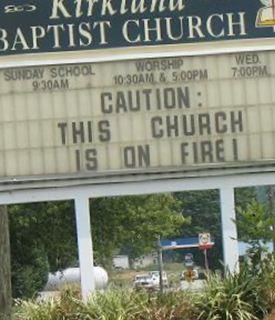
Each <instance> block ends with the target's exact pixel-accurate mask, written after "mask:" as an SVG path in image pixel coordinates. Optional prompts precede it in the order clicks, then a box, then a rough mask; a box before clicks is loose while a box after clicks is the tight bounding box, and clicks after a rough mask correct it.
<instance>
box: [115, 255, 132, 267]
mask: <svg viewBox="0 0 275 320" xmlns="http://www.w3.org/2000/svg"><path fill="white" fill-rule="evenodd" d="M113 267H114V268H117V269H129V267H130V263H129V257H128V256H126V255H116V256H114V257H113Z"/></svg>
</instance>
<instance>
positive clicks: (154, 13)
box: [0, 0, 275, 55]
mask: <svg viewBox="0 0 275 320" xmlns="http://www.w3.org/2000/svg"><path fill="white" fill-rule="evenodd" d="M274 25H275V3H274V0H211V1H208V0H119V1H117V0H75V1H72V0H47V1H41V0H39V1H38V0H32V1H27V0H25V1H22V0H13V1H10V0H9V1H7V0H3V1H1V4H0V54H1V55H8V54H21V53H36V52H59V51H75V50H90V49H104V48H119V47H129V46H148V45H164V44H181V43H194V42H208V41H218V40H237V39H251V38H253V39H258V38H273V37H274Z"/></svg>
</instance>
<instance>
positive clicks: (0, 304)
mask: <svg viewBox="0 0 275 320" xmlns="http://www.w3.org/2000/svg"><path fill="white" fill-rule="evenodd" d="M11 306H12V294H11V270H10V239H9V220H8V211H7V207H6V206H0V319H1V320H2V319H3V320H8V319H11Z"/></svg>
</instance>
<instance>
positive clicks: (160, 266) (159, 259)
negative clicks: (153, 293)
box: [157, 236, 163, 294]
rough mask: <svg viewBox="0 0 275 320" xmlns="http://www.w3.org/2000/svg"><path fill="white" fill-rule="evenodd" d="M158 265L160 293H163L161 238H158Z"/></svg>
mask: <svg viewBox="0 0 275 320" xmlns="http://www.w3.org/2000/svg"><path fill="white" fill-rule="evenodd" d="M157 246H158V263H159V289H160V293H161V294H162V293H163V261H162V247H161V242H160V236H158V243H157Z"/></svg>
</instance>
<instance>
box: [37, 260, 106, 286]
mask: <svg viewBox="0 0 275 320" xmlns="http://www.w3.org/2000/svg"><path fill="white" fill-rule="evenodd" d="M93 271H94V282H95V289H96V290H101V289H105V288H106V287H107V284H108V274H107V272H106V270H105V269H103V268H101V267H98V266H94V268H93ZM80 281H81V277H80V269H79V268H68V269H65V270H63V271H58V272H56V273H50V274H49V277H48V281H47V284H46V286H45V288H44V290H43V291H55V290H59V289H61V288H62V287H63V286H64V285H70V284H80Z"/></svg>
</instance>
